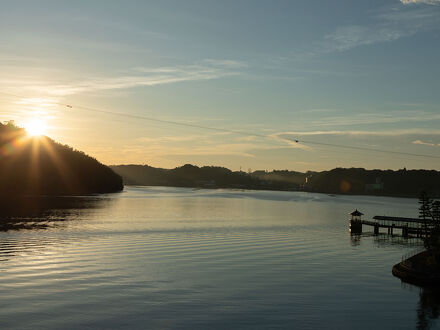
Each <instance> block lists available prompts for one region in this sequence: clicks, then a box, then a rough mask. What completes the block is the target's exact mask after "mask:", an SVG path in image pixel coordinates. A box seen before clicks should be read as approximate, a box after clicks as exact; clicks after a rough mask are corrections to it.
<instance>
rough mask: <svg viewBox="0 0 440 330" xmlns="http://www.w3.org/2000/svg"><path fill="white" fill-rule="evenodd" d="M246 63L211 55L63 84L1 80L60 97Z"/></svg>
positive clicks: (200, 75) (196, 76) (206, 76)
mask: <svg viewBox="0 0 440 330" xmlns="http://www.w3.org/2000/svg"><path fill="white" fill-rule="evenodd" d="M245 67H246V64H244V63H241V62H238V61H233V60H215V59H207V60H204V61H200V62H198V63H196V64H191V65H180V66H172V67H158V68H148V67H137V68H133V69H131V70H129V71H128V72H127V73H126V74H123V75H119V76H111V77H99V76H97V77H92V78H89V79H85V80H82V81H74V82H69V83H61V84H59V83H48V82H43V81H34V82H32V80H30V79H22V80H20V79H19V80H17V79H8V78H7V77H4V78H3V79H1V81H0V83H1V84H3V83H4V84H5V85H8V86H10V87H11V86H12V87H11V88H9V90H11V91H15V90H20V91H23V90H26V91H29V92H34V93H44V94H45V95H51V96H55V97H56V96H58V97H60V96H67V95H74V94H80V93H88V92H96V91H103V90H118V89H130V88H134V87H142V86H150V87H151V86H158V85H166V84H174V83H180V82H190V81H204V80H213V79H220V78H224V77H229V76H234V75H239V74H241V70H242V69H244V68H245ZM30 81H31V83H30ZM14 86H15V87H14Z"/></svg>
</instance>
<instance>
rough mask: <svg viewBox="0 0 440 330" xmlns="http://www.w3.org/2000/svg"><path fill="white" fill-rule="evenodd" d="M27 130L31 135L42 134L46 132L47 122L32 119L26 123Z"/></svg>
mask: <svg viewBox="0 0 440 330" xmlns="http://www.w3.org/2000/svg"><path fill="white" fill-rule="evenodd" d="M24 128H25V129H26V132H27V134H28V135H30V136H41V135H44V134H45V133H46V129H47V126H46V122H45V121H44V120H41V119H37V118H35V119H32V120H30V121H28V122H27V123H25V124H24Z"/></svg>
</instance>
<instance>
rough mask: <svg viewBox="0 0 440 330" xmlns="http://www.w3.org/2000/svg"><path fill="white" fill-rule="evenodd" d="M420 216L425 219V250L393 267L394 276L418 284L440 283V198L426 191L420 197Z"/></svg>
mask: <svg viewBox="0 0 440 330" xmlns="http://www.w3.org/2000/svg"><path fill="white" fill-rule="evenodd" d="M419 204H420V206H419V218H420V219H422V220H423V226H424V233H425V234H424V235H425V236H424V237H423V243H424V247H425V249H426V250H425V251H422V252H420V253H417V254H415V255H413V256H411V257H409V258H407V259H405V260H402V261H401V262H400V263H398V264H396V265H394V266H393V268H392V273H393V275H394V276H396V277H399V278H400V279H401V280H402V281H403V282H407V283H410V284H415V285H418V286H428V287H431V286H439V285H440V200H434V199H432V198H431V197H430V196H429V195H428V194H427V193H426V192H424V191H423V192H421V194H420V197H419Z"/></svg>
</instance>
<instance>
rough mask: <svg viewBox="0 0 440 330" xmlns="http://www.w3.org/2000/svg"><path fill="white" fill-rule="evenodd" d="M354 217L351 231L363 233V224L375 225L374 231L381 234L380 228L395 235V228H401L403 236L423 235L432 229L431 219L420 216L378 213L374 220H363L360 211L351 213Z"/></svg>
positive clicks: (351, 221) (351, 222)
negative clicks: (407, 216) (396, 215)
mask: <svg viewBox="0 0 440 330" xmlns="http://www.w3.org/2000/svg"><path fill="white" fill-rule="evenodd" d="M351 215H352V218H351V220H350V232H351V233H354V234H356V233H359V234H360V233H362V226H363V225H366V226H372V227H374V233H375V234H379V230H380V228H386V229H387V231H388V234H390V235H393V234H394V230H396V229H399V230H401V233H402V236H404V237H408V235H415V236H416V237H421V236H422V235H423V234H425V232H426V231H429V230H430V229H431V226H432V225H431V224H430V223H429V221H427V222H426V223H425V220H423V219H418V218H403V217H389V216H382V215H376V216H374V217H373V219H372V220H362V219H361V215H363V214H362V213H360V212H359V211H357V210H356V211H355V212H353V213H351Z"/></svg>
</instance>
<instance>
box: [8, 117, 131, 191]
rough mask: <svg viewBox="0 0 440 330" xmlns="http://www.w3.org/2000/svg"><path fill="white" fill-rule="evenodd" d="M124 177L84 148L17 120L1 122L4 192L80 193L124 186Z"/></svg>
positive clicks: (113, 189) (116, 188) (109, 189)
mask: <svg viewBox="0 0 440 330" xmlns="http://www.w3.org/2000/svg"><path fill="white" fill-rule="evenodd" d="M122 188H123V185H122V178H121V177H120V176H119V175H117V174H116V173H114V172H113V171H112V170H111V169H110V168H109V167H107V166H105V165H103V164H101V163H99V162H98V161H97V160H96V159H94V158H92V157H90V156H87V155H86V154H84V153H83V152H81V151H77V150H74V149H72V148H71V147H69V146H67V145H61V144H59V143H57V142H55V141H53V140H52V139H50V138H48V137H45V136H42V137H37V138H32V137H29V136H27V135H26V132H25V130H24V129H22V128H19V127H17V126H15V125H14V123H13V122H11V121H10V122H7V123H5V124H0V195H2V196H10V195H78V194H91V193H105V192H114V191H120V190H122Z"/></svg>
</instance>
